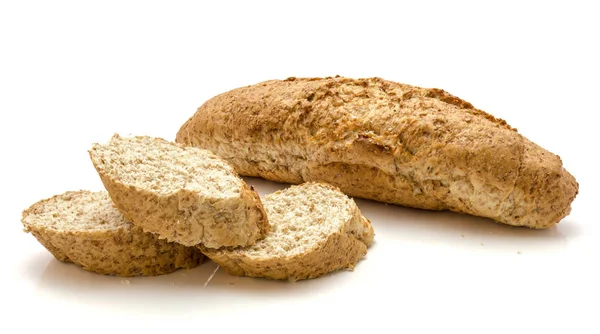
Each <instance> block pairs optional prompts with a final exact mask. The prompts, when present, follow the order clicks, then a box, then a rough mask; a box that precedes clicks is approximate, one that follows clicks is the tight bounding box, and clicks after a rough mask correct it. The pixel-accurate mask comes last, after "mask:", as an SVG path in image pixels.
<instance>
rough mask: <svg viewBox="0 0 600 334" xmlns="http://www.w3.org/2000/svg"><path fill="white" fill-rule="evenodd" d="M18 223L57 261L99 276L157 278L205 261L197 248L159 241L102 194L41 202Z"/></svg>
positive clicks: (76, 193)
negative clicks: (127, 217)
mask: <svg viewBox="0 0 600 334" xmlns="http://www.w3.org/2000/svg"><path fill="white" fill-rule="evenodd" d="M21 221H22V223H23V226H24V227H25V231H26V232H30V233H31V234H32V235H33V236H34V237H35V238H36V239H37V240H38V241H39V242H40V243H41V244H42V245H43V246H44V247H46V249H47V250H48V251H50V253H52V255H54V257H56V258H57V259H58V260H60V261H63V262H72V263H75V264H77V265H79V266H81V267H83V269H85V270H87V271H91V272H95V273H99V274H107V275H117V276H139V275H142V276H151V275H161V274H167V273H170V272H173V271H175V270H176V269H178V268H193V267H195V266H197V265H198V264H199V263H201V262H202V259H203V255H202V254H201V253H200V251H199V250H198V249H197V248H195V247H185V246H182V245H179V244H175V243H172V242H167V241H166V240H160V239H158V238H157V237H156V236H154V235H153V234H151V233H146V232H143V231H142V229H141V228H139V227H137V226H135V225H133V224H131V223H130V222H129V221H127V220H126V219H125V218H124V217H123V215H121V213H120V212H119V211H118V210H117V208H116V207H115V206H114V205H113V203H112V201H111V200H110V197H109V196H108V193H106V192H105V191H102V192H90V191H84V190H81V191H69V192H66V193H64V194H61V195H57V196H54V197H52V198H49V199H45V200H42V201H39V202H37V203H35V204H33V205H32V206H31V207H30V208H28V209H27V210H25V211H24V212H23V218H22V220H21Z"/></svg>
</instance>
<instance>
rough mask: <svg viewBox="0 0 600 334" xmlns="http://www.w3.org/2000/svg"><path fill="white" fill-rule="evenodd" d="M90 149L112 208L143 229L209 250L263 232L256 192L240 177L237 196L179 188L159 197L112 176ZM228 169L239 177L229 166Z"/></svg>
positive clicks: (264, 221)
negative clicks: (216, 195)
mask: <svg viewBox="0 0 600 334" xmlns="http://www.w3.org/2000/svg"><path fill="white" fill-rule="evenodd" d="M156 140H162V139H158V138H156ZM95 149H96V146H94V147H93V148H92V149H91V150H90V152H89V153H90V158H91V160H92V162H93V164H94V167H95V168H96V171H97V172H98V175H99V176H100V179H101V180H102V183H103V184H104V187H105V188H106V190H107V191H108V193H109V195H110V197H111V199H112V200H113V202H114V204H115V206H116V207H117V208H118V209H119V211H120V212H121V213H122V214H123V215H124V216H125V217H127V219H129V220H130V221H132V222H133V224H135V225H137V226H139V227H141V228H142V229H143V230H144V231H146V232H151V233H154V234H157V235H158V236H159V238H161V239H166V240H168V241H172V242H177V243H180V244H182V245H185V246H195V245H198V244H203V245H204V246H206V247H210V248H220V247H232V246H247V245H251V244H254V243H255V242H256V241H257V240H260V239H262V238H263V237H264V235H265V234H266V233H267V232H268V229H269V224H268V220H267V216H266V213H265V211H264V208H263V206H262V203H261V202H260V198H259V196H258V194H257V193H256V191H255V190H254V189H250V188H249V187H248V186H247V185H246V183H245V182H244V181H243V180H241V179H240V192H239V197H232V198H228V199H214V198H210V197H206V196H203V194H200V193H198V192H193V191H188V190H185V189H181V190H179V191H177V192H174V193H172V194H169V195H167V196H160V195H158V194H156V193H155V192H153V191H152V190H151V189H144V188H139V187H135V186H133V185H130V184H126V183H124V182H121V181H120V180H118V179H115V178H113V177H112V176H111V174H110V173H107V172H106V171H105V169H104V165H103V162H102V161H101V160H100V159H97V157H96V155H95V153H94V152H95ZM215 158H218V157H215ZM228 168H231V171H232V173H233V175H232V176H233V177H236V178H239V176H238V175H237V174H236V173H235V170H234V169H233V167H230V166H228Z"/></svg>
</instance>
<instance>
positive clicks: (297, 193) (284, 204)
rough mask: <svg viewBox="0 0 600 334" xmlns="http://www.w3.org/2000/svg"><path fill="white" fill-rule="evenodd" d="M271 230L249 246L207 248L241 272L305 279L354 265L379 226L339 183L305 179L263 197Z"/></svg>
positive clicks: (216, 259)
mask: <svg viewBox="0 0 600 334" xmlns="http://www.w3.org/2000/svg"><path fill="white" fill-rule="evenodd" d="M263 205H264V207H265V210H266V212H267V216H268V217H269V222H270V224H271V230H270V231H269V233H268V234H267V236H266V237H265V238H264V239H263V240H260V241H258V242H257V243H256V244H254V245H252V246H250V247H246V248H235V249H220V250H214V249H206V248H203V252H204V254H205V255H206V256H208V257H209V258H211V259H212V260H213V261H214V262H216V263H217V264H218V265H220V266H221V267H223V268H224V269H225V270H226V271H227V272H229V273H231V274H233V275H238V276H251V277H266V278H271V279H288V280H301V279H308V278H315V277H319V276H321V275H324V274H326V273H329V272H332V271H335V270H338V269H342V268H350V269H353V268H354V265H355V264H356V263H357V262H358V260H359V259H360V258H361V257H362V256H363V255H365V254H366V252H367V247H368V246H369V245H370V244H371V243H372V242H373V237H374V232H373V228H372V227H371V224H370V222H369V220H368V219H366V218H365V217H363V215H362V214H361V212H360V210H359V208H358V207H357V206H356V203H355V202H354V200H352V199H351V198H349V197H348V196H346V195H344V194H343V193H342V192H341V191H340V190H339V189H338V188H336V187H334V186H331V185H328V184H323V183H304V184H302V185H298V186H292V187H290V188H287V189H284V190H281V191H277V192H275V193H273V194H269V195H267V196H265V197H264V198H263Z"/></svg>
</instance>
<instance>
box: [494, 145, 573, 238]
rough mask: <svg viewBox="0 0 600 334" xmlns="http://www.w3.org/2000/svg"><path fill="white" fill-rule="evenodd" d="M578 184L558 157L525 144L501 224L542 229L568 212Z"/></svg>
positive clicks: (555, 222)
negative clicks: (517, 174) (517, 173)
mask: <svg viewBox="0 0 600 334" xmlns="http://www.w3.org/2000/svg"><path fill="white" fill-rule="evenodd" d="M578 191H579V184H578V183H577V181H576V180H575V177H573V175H571V174H570V173H569V172H568V171H567V170H566V169H565V168H564V167H563V165H562V161H561V160H560V157H559V156H557V155H555V154H553V153H550V152H548V151H546V150H545V149H543V148H541V147H539V146H538V145H536V144H534V143H532V142H530V141H526V143H525V151H524V155H523V160H522V162H521V166H520V168H519V176H518V178H517V181H516V183H515V187H514V190H513V192H512V193H511V194H510V196H509V198H508V200H507V203H508V204H509V205H510V206H509V207H508V208H507V209H506V210H505V211H504V215H503V217H501V219H500V222H503V223H507V224H510V225H515V226H527V227H531V228H536V229H543V228H548V227H551V226H553V225H554V224H557V223H558V222H560V221H561V220H562V219H563V218H564V217H566V216H567V215H569V213H570V212H571V203H572V202H573V200H574V199H575V196H577V193H578Z"/></svg>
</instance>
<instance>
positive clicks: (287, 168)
mask: <svg viewBox="0 0 600 334" xmlns="http://www.w3.org/2000/svg"><path fill="white" fill-rule="evenodd" d="M176 141H177V142H178V143H182V144H185V145H190V146H196V147H201V148H204V149H209V150H211V151H213V152H215V153H217V154H219V156H221V157H223V158H224V159H226V160H228V161H229V162H231V163H232V164H233V165H234V166H235V168H236V169H237V171H238V172H239V173H240V174H242V175H248V176H257V177H263V178H265V179H268V180H273V181H277V182H286V183H302V182H307V181H318V182H327V183H330V184H333V185H335V186H338V187H339V188H340V189H341V190H342V191H344V192H345V193H346V194H348V195H350V196H356V197H362V198H368V199H373V200H377V201H381V202H386V203H392V204H399V205H405V206H410V207H416V208H423V209H430V210H452V211H456V212H463V213H468V214H472V215H476V216H482V217H488V218H491V219H494V220H496V221H498V222H502V223H506V224H510V225H515V226H528V227H532V228H546V227H549V226H552V225H553V224H555V223H557V222H559V221H560V220H561V219H562V218H563V217H565V216H566V215H568V214H569V212H570V210H571V206H570V205H571V202H572V201H573V199H574V198H575V196H576V194H577V192H578V184H577V182H576V181H575V178H574V177H573V176H572V175H571V174H569V172H567V171H566V170H565V169H564V168H563V166H562V161H561V160H560V158H559V157H558V156H557V155H555V154H553V153H551V152H548V151H547V150H545V149H543V148H542V147H540V146H538V145H536V144H535V143H533V142H531V141H529V140H528V139H527V138H525V137H523V136H522V135H520V134H519V133H517V131H516V129H514V128H512V127H510V126H509V125H508V124H507V123H506V122H505V121H504V120H502V119H498V118H496V117H494V116H492V115H490V114H488V113H485V112H483V111H481V110H479V109H476V108H475V107H473V105H472V104H471V103H469V102H467V101H464V100H462V99H460V98H458V97H456V96H453V95H451V94H449V93H447V92H445V91H443V90H441V89H435V88H433V89H429V88H421V87H415V86H411V85H406V84H401V83H396V82H391V81H387V80H383V79H380V78H368V79H350V78H343V77H335V78H289V79H287V80H271V81H266V82H262V83H259V84H256V85H252V86H247V87H241V88H237V89H234V90H232V91H229V92H226V93H223V94H221V95H218V96H216V97H214V98H212V99H210V100H209V101H207V102H206V103H205V104H203V105H202V106H201V107H200V108H198V110H197V112H196V113H195V115H194V116H193V117H191V118H190V119H189V120H188V121H187V122H186V123H185V124H184V125H183V126H182V127H181V129H180V130H179V132H178V133H177V137H176Z"/></svg>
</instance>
